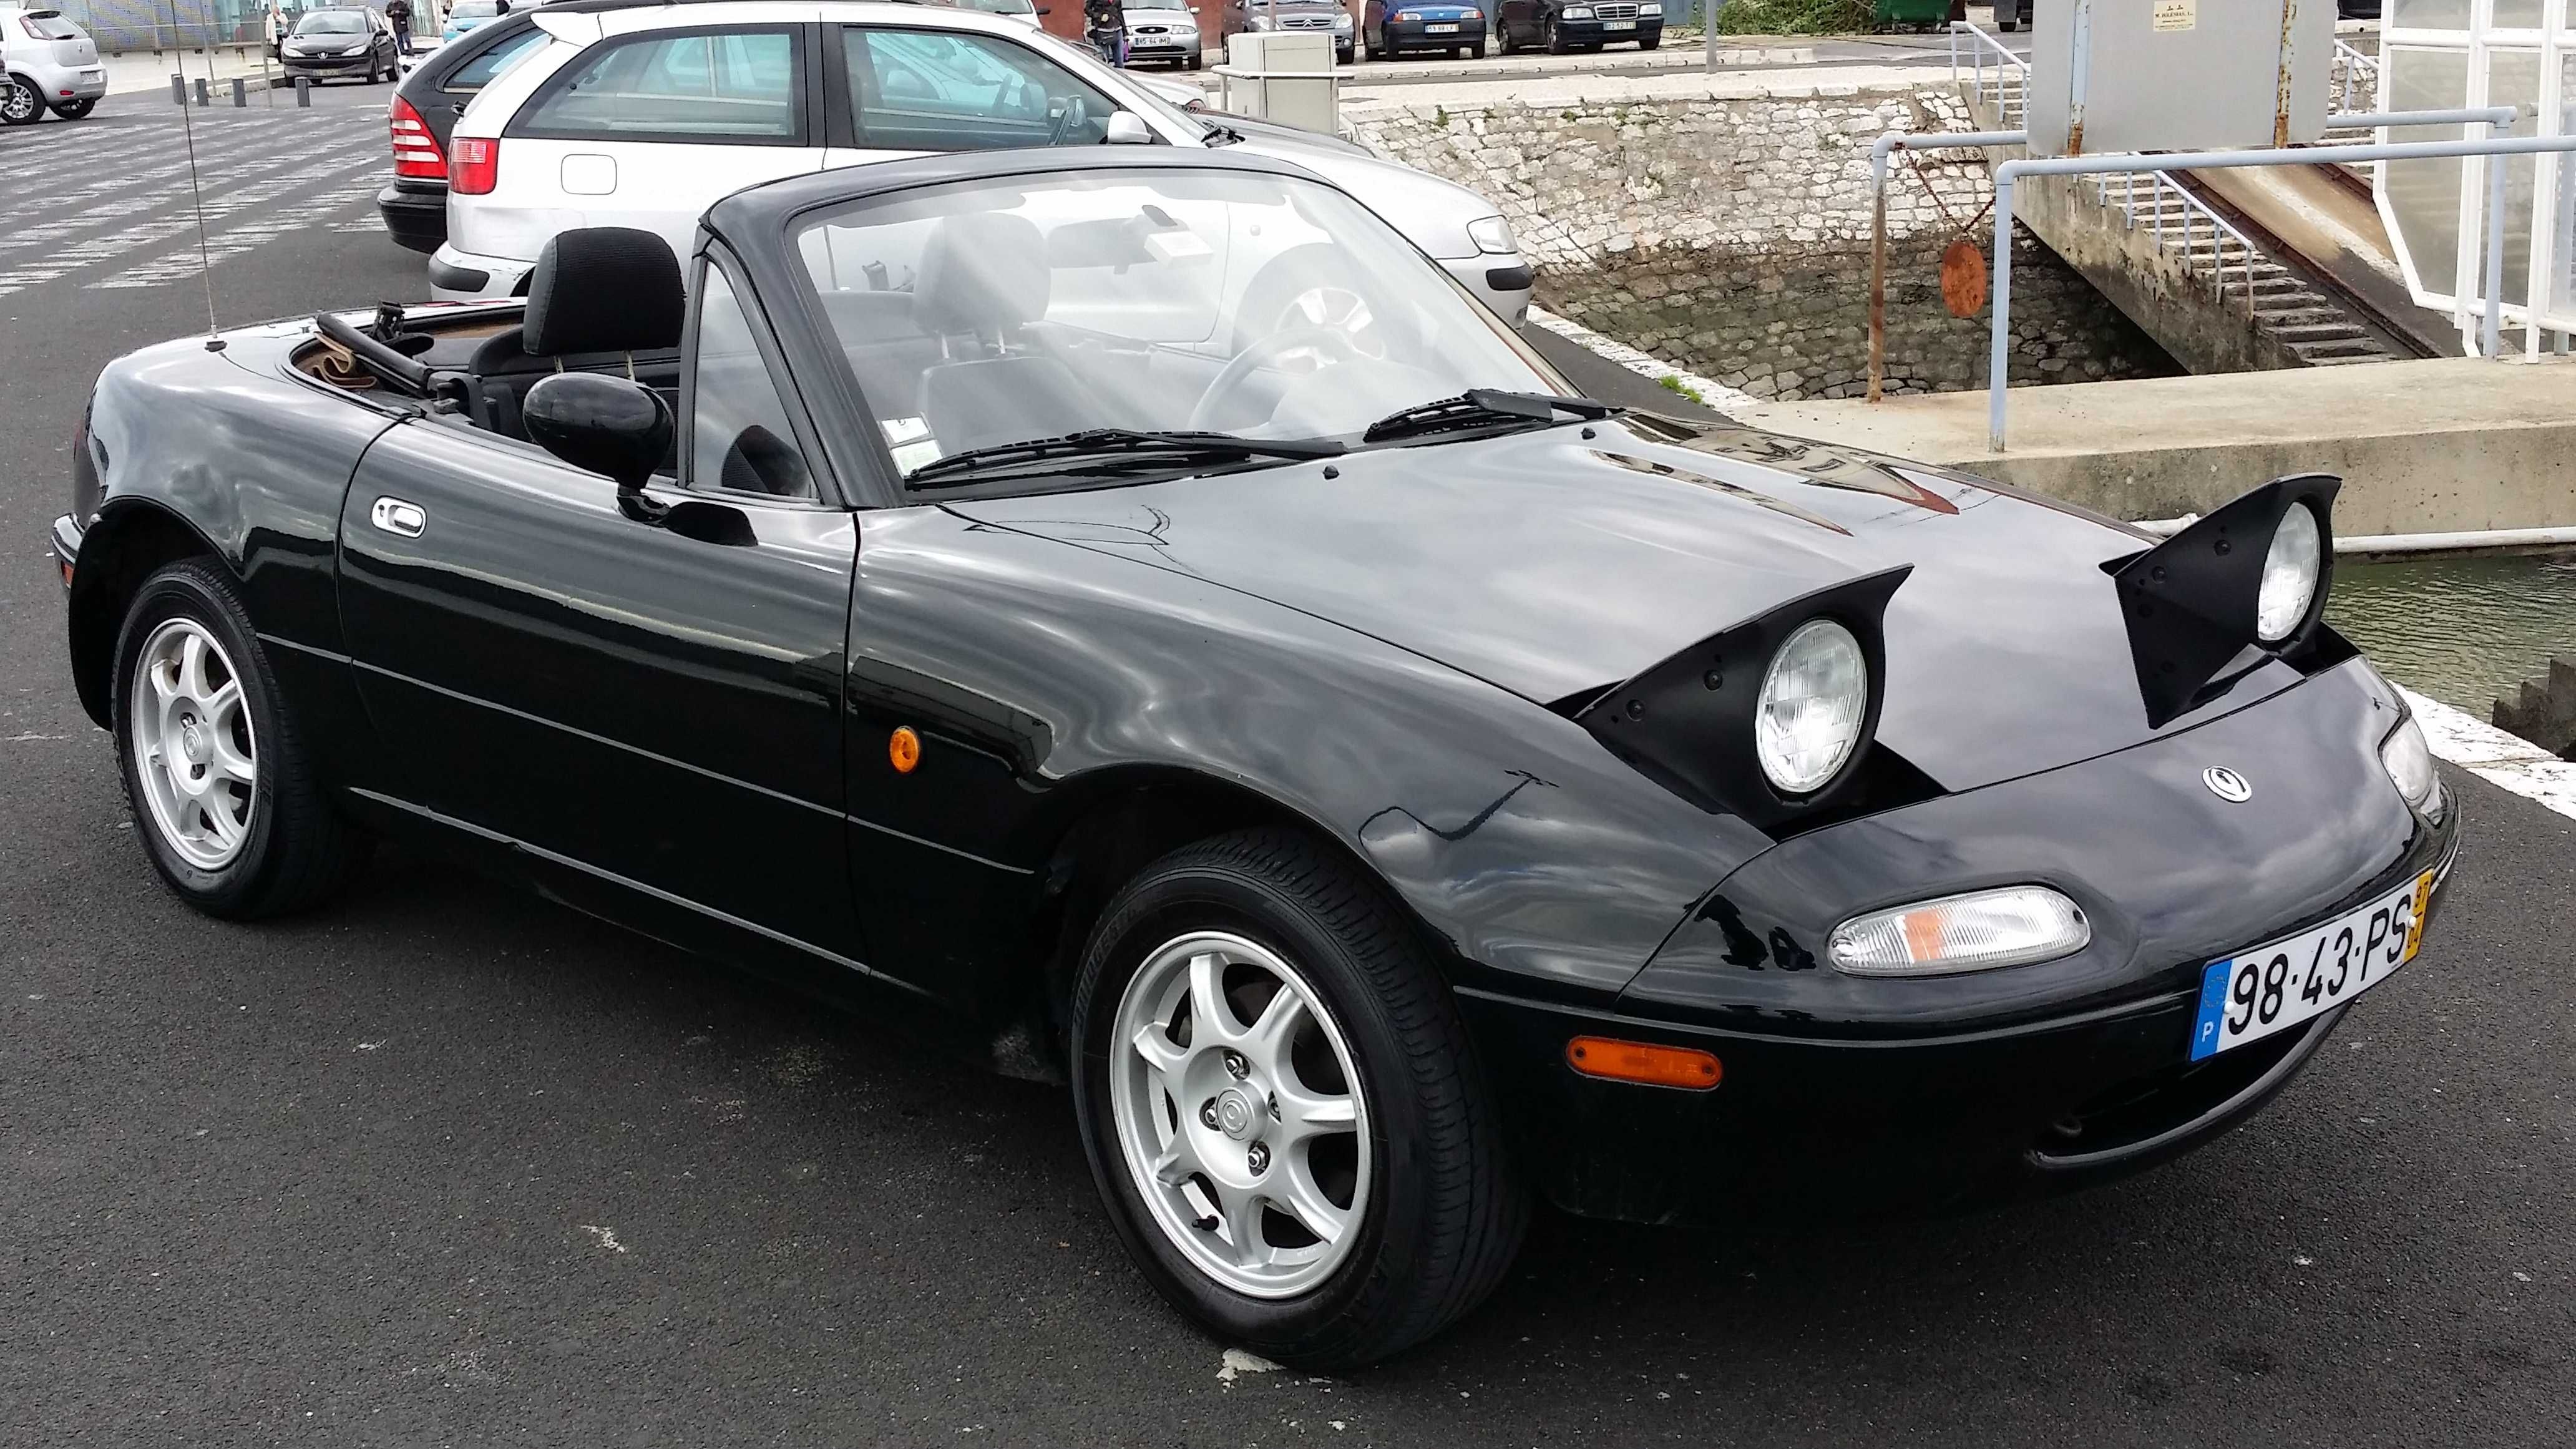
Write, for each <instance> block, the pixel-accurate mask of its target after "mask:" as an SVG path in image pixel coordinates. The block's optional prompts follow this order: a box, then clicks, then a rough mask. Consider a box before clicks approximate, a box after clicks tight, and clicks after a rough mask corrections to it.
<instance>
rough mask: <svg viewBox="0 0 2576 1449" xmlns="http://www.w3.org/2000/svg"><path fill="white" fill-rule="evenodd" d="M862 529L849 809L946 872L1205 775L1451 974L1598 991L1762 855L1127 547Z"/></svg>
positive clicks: (1586, 757)
mask: <svg viewBox="0 0 2576 1449" xmlns="http://www.w3.org/2000/svg"><path fill="white" fill-rule="evenodd" d="M1245 486H1258V485H1257V484H1256V483H1247V484H1246V485H1245ZM862 532H863V536H864V542H863V544H862V546H861V550H860V559H859V568H858V576H857V581H856V587H855V590H854V592H853V597H852V615H851V618H852V625H851V649H850V672H849V679H850V700H851V706H850V707H851V711H852V717H853V728H852V736H851V738H852V749H851V770H850V793H851V809H852V813H853V815H856V816H861V817H864V818H867V819H869V820H873V821H876V822H878V823H879V825H880V827H882V828H885V829H888V830H890V831H891V832H895V833H899V834H901V835H902V836H904V837H908V838H915V839H918V840H920V841H923V842H925V843H927V844H929V845H931V846H933V847H935V848H936V849H938V850H940V851H942V852H946V853H948V854H950V855H955V854H959V853H963V854H965V855H967V856H970V857H972V858H974V859H976V860H979V861H981V862H984V863H985V864H987V865H988V866H990V867H992V868H994V869H995V870H998V871H1016V872H1023V873H1029V874H1034V872H1035V871H1036V870H1037V869H1038V868H1039V867H1040V866H1041V865H1042V864H1043V863H1044V862H1045V861H1046V859H1047V858H1048V857H1049V855H1050V853H1051V852H1052V851H1053V850H1054V848H1055V844H1056V842H1057V840H1058V839H1059V838H1060V837H1061V836H1062V835H1063V833H1064V831H1065V830H1066V829H1067V828H1069V827H1070V826H1071V824H1072V823H1073V822H1074V821H1075V820H1077V819H1079V818H1080V817H1081V816H1082V815H1083V813H1084V812H1085V811H1087V810H1090V809H1092V808H1093V807H1095V806H1096V805H1097V804H1098V803H1099V801H1100V800H1101V798H1102V797H1103V794H1104V793H1105V792H1106V791H1107V790H1109V789H1111V788H1112V787H1113V786H1114V785H1115V784H1116V783H1117V782H1120V781H1123V780H1127V779H1133V778H1138V777H1146V778H1167V779H1168V778H1198V779H1203V780H1207V781H1211V782H1215V783H1217V784H1220V785H1222V786H1225V787H1230V788H1232V789H1235V790H1239V791H1244V792H1250V793H1251V794H1254V795H1257V796H1259V797H1260V798H1262V799H1264V800H1267V801H1269V802H1272V804H1274V805H1275V806H1276V807H1277V808H1278V809H1279V810H1281V811H1284V812H1287V813H1289V814H1291V815H1293V816H1295V817H1297V818H1300V819H1303V820H1305V821H1308V822H1310V823H1312V825H1313V826H1314V827H1315V828H1316V829H1317V830H1319V831H1321V832H1323V833H1325V834H1327V835H1329V836H1331V837H1332V838H1334V839H1335V840H1337V841H1339V842H1341V843H1342V844H1343V846H1344V847H1345V848H1347V849H1348V850H1349V851H1350V852H1351V853H1352V854H1353V855H1355V856H1357V857H1358V858H1360V859H1362V860H1364V861H1365V862H1367V863H1368V865H1369V866H1370V867H1371V868H1373V869H1374V870H1375V871H1376V872H1377V873H1378V874H1379V875H1380V876H1381V877H1383V879H1384V880H1385V882H1386V883H1387V885H1388V886H1389V887H1391V888H1392V889H1393V890H1394V892H1395V893H1396V894H1397V895H1398V896H1399V897H1401V898H1402V900H1403V901H1404V903H1405V904H1406V905H1407V906H1408V907H1410V908H1411V910H1412V911H1413V912H1414V913H1415V914H1416V915H1417V916H1418V917H1419V918H1420V920H1421V921H1422V923H1423V924H1424V925H1425V926H1426V927H1427V928H1428V929H1429V930H1430V931H1431V932H1433V933H1434V934H1436V935H1437V936H1438V937H1440V938H1441V939H1443V940H1445V941H1446V942H1447V943H1448V944H1449V945H1450V947H1451V948H1452V949H1453V950H1454V951H1455V952H1456V954H1457V956H1458V957H1459V958H1460V961H1461V962H1462V963H1464V964H1463V965H1462V967H1461V969H1462V970H1464V971H1465V972H1467V973H1469V974H1470V975H1477V974H1490V975H1491V976H1493V977H1495V978H1499V979H1508V980H1510V981H1512V982H1513V983H1514V984H1515V985H1516V986H1517V988H1518V989H1522V990H1527V989H1529V987H1530V986H1531V984H1532V983H1538V984H1539V985H1540V986H1541V987H1542V988H1545V987H1549V986H1553V987H1558V988H1564V989H1566V990H1570V991H1574V992H1577V993H1584V994H1594V993H1597V994H1602V995H1607V994H1610V993H1615V992H1616V991H1618V990H1619V988H1620V987H1622V986H1623V985H1625V984H1626V983H1627V981H1628V980H1629V979H1630V978H1631V977H1633V976H1634V975H1636V973H1637V972H1638V971H1639V970H1640V969H1641V968H1642V967H1643V966H1644V965H1645V963H1646V961H1647V960H1648V959H1649V958H1650V957H1651V956H1652V955H1653V953H1654V951H1655V949H1656V948H1657V946H1658V945H1660V944H1661V942H1662V941H1663V939H1664V937H1665V936H1666V935H1667V934H1668V933H1669V932H1670V931H1671V930H1672V929H1673V927H1674V925H1675V924H1676V923H1677V922H1678V921H1680V920H1681V918H1682V916H1683V914H1684V913H1685V912H1686V911H1687V910H1688V909H1689V907H1690V906H1691V904H1692V903H1693V902H1694V901H1696V900H1698V899H1699V898H1700V897H1701V896H1703V895H1705V894H1706V892H1707V891H1708V889H1709V887H1710V886H1711V885H1712V884H1713V883H1714V882H1716V881H1717V880H1719V879H1721V878H1723V877H1724V876H1725V875H1726V874H1727V873H1729V872H1730V871H1731V870H1733V869H1734V868H1735V867H1736V866H1737V865H1739V864H1741V863H1742V862H1744V861H1745V860H1747V859H1749V858H1751V857H1752V856H1753V855H1755V854H1757V853H1758V852H1760V851H1761V850H1763V849H1765V848H1766V847H1767V846H1768V845H1769V841H1768V840H1767V839H1766V838H1765V837H1764V836H1763V835H1762V834H1761V833H1760V832H1758V831H1756V830H1754V829H1753V828H1751V827H1750V826H1748V825H1746V824H1744V823H1743V822H1742V821H1740V820H1737V819H1735V818H1734V817H1732V816H1727V815H1720V814H1713V813H1711V812H1709V811H1706V810H1703V809H1700V808H1699V807H1697V806H1694V805H1691V804H1689V803H1687V802H1685V801H1683V800H1682V799H1681V798H1679V797H1678V796H1675V795H1674V794H1672V793H1671V792H1669V791H1667V790H1665V789H1663V788H1662V787H1660V786H1658V785H1655V784H1653V783H1652V782H1650V781H1648V780H1647V779H1646V778H1645V777H1643V776H1641V775H1639V774H1638V773H1636V772H1635V771H1634V770H1632V769H1631V768H1629V767H1628V766H1626V765H1624V764H1622V763H1620V762H1619V761H1618V760H1617V759H1615V758H1613V757H1612V756H1611V755H1610V754H1609V752H1608V751H1606V750H1604V749H1603V748H1602V747H1601V746H1600V744H1599V743H1598V742H1597V741H1595V740H1594V739H1593V738H1592V737H1591V736H1590V735H1588V734H1587V733H1585V732H1584V731H1583V730H1582V729H1581V728H1580V727H1578V726H1576V725H1575V724H1574V723H1573V722H1572V721H1570V720H1567V719H1565V718H1563V717H1562V716H1559V715H1556V714H1553V713H1550V712H1549V711H1547V710H1546V709H1543V708H1541V707H1539V706H1537V705H1534V704H1531V703H1529V702H1528V701H1526V700H1522V699H1520V698H1518V697H1516V696H1513V695H1511V694H1508V693H1506V692H1505V691H1503V690H1501V689H1498V688H1495V687H1494V686H1492V685H1489V684H1486V683H1484V682H1483V681H1481V680H1477V679H1474V678H1471V677H1469V676H1467V675H1464V674H1461V673H1459V672H1458V671H1456V670H1455V669H1452V668H1450V667H1448V666H1446V665H1443V664H1439V663H1435V662H1433V661H1431V660H1428V659H1425V658H1422V657H1421V656H1419V655H1415V654H1412V653H1409V652H1407V651H1405V650H1402V649H1399V648H1397V647H1395V646H1393V645H1391V644H1387V643H1385V642H1383V641H1380V640H1377V639H1373V638H1370V637H1367V636H1365V635H1361V634H1357V633H1354V632H1352V631H1350V630H1348V629H1346V628H1343V627H1341V626H1339V625H1336V624H1331V623H1328V622H1326V621H1323V620H1320V619H1317V618H1314V617H1312V616H1310V615H1306V614H1303V613H1299V612H1297V611H1295V610H1292V609H1289V608H1285V607H1283V606H1280V605H1277V604H1273V603H1269V602H1267V601H1265V600H1261V599H1257V598H1254V597H1252V596H1250V595H1246V594H1243V593H1240V592H1237V591H1235V590H1233V589H1229V588H1226V587H1224V586H1222V585H1218V584H1215V583H1211V582H1208V581H1206V580H1203V579H1199V578H1195V577H1191V576H1188V575H1185V574H1182V573H1178V572H1175V571H1173V570H1171V569H1168V568H1153V567H1144V566H1140V565H1139V564H1138V563H1137V562H1136V561H1134V560H1132V559H1129V558H1124V557H1120V556H1119V555H1120V552H1121V551H1122V550H1127V549H1131V548H1147V549H1150V548H1151V542H1150V540H1141V539H1129V538H1123V537H1120V536H1118V535H1117V533H1116V531H1114V530H1113V531H1103V532H1101V533H1100V534H1099V535H1098V536H1097V540H1096V541H1094V542H1090V543H1084V542H1075V541H1068V540H1067V539H1064V538H1062V537H1055V538H1040V537H1037V536H1034V535H1031V534H1028V533H1023V532H1019V531H1017V530H1014V529H1011V528H1007V527H1003V526H1000V525H995V524H989V523H977V522H973V521H971V520H968V519H965V518H962V517H959V516H956V515H953V514H950V513H948V512H946V511H944V510H939V509H931V508H917V509H905V510H896V511H889V512H884V513H874V514H869V515H867V516H866V519H865V522H864V523H863V526H862ZM901 723H910V724H913V725H914V727H915V728H916V729H918V730H920V731H921V732H922V734H923V736H924V738H925V745H924V748H923V751H922V756H921V760H922V763H921V764H920V766H919V768H918V770H917V771H916V772H910V773H907V772H899V771H897V770H896V769H894V767H893V766H892V765H891V764H890V763H889V761H888V756H887V754H886V751H885V748H884V744H883V741H884V738H885V736H884V734H883V732H882V731H883V730H884V729H888V728H891V727H892V726H893V725H895V724H901ZM870 889H871V883H870V882H869V881H867V880H864V879H863V880H862V881H861V882H860V890H861V892H862V894H863V896H864V895H865V894H866V893H867V892H868V891H869V890H870Z"/></svg>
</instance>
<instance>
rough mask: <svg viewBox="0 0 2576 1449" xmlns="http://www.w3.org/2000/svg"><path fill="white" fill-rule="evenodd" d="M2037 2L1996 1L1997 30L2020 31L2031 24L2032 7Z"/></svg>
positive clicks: (2026, 0) (2025, 0)
mask: <svg viewBox="0 0 2576 1449" xmlns="http://www.w3.org/2000/svg"><path fill="white" fill-rule="evenodd" d="M2035 3H2036V0H1995V29H1997V30H2005V31H2011V30H2019V29H2020V28H2022V27H2023V26H2025V25H2028V24H2030V23H2031V15H2032V10H2031V6H2032V5H2033V4H2035Z"/></svg>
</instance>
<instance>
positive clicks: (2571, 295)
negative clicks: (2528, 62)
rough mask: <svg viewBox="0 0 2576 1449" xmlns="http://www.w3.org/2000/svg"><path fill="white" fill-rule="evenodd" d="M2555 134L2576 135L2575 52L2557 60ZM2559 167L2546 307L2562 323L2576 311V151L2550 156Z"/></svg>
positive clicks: (2568, 319) (2569, 319)
mask: <svg viewBox="0 0 2576 1449" xmlns="http://www.w3.org/2000/svg"><path fill="white" fill-rule="evenodd" d="M2558 97H2559V115H2558V134H2560V135H2562V136H2566V135H2576V55H2570V56H2568V57H2566V58H2565V59H2563V60H2561V61H2560V62H2559V69H2558ZM2550 159H2551V160H2552V162H2554V163H2555V164H2556V165H2557V167H2558V204H2557V207H2556V211H2557V216H2556V218H2555V223H2556V224H2555V226H2554V227H2553V230H2554V231H2555V232H2556V233H2557V240H2556V242H2555V243H2553V245H2552V246H2551V249H2550V255H2551V256H2553V257H2555V258H2557V264H2556V265H2555V266H2553V267H2551V268H2550V273H2551V276H2550V283H2551V285H2550V289H2549V310H2550V311H2551V312H2552V313H2554V314H2556V320H2558V321H2559V322H2561V323H2570V325H2576V323H2571V314H2576V153H2570V154H2566V155H2560V156H2555V157H2552V158H2550Z"/></svg>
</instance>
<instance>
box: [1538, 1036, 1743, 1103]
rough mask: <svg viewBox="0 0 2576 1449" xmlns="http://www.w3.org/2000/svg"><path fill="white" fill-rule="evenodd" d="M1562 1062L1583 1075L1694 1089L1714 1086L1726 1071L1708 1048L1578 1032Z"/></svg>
mask: <svg viewBox="0 0 2576 1449" xmlns="http://www.w3.org/2000/svg"><path fill="white" fill-rule="evenodd" d="M1565 1064H1566V1065H1567V1066H1569V1067H1572V1068H1574V1070H1575V1071H1577V1072H1579V1073H1581V1074H1583V1075H1584V1076H1587V1077H1600V1078H1602V1079H1604V1080H1606V1081H1612V1082H1637V1083H1641V1084H1643V1085H1645V1086H1649V1087H1683V1088H1687V1089H1689V1090H1691V1091H1697V1092H1704V1091H1707V1090H1708V1089H1709V1088H1711V1087H1714V1086H1716V1085H1717V1084H1718V1082H1719V1080H1720V1079H1722V1078H1723V1077H1724V1076H1725V1075H1726V1069H1725V1068H1724V1067H1722V1066H1720V1065H1719V1064H1718V1060H1717V1058H1716V1057H1715V1056H1714V1055H1712V1054H1710V1053H1708V1052H1704V1051H1699V1050H1697V1049H1695V1048H1692V1047H1673V1046H1657V1045H1655V1044H1653V1043H1651V1042H1642V1041H1616V1040H1613V1039H1612V1038H1610V1037H1606V1036H1578V1037H1576V1038H1575V1039H1574V1040H1572V1041H1570V1042H1567V1043H1566V1044H1565Z"/></svg>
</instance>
